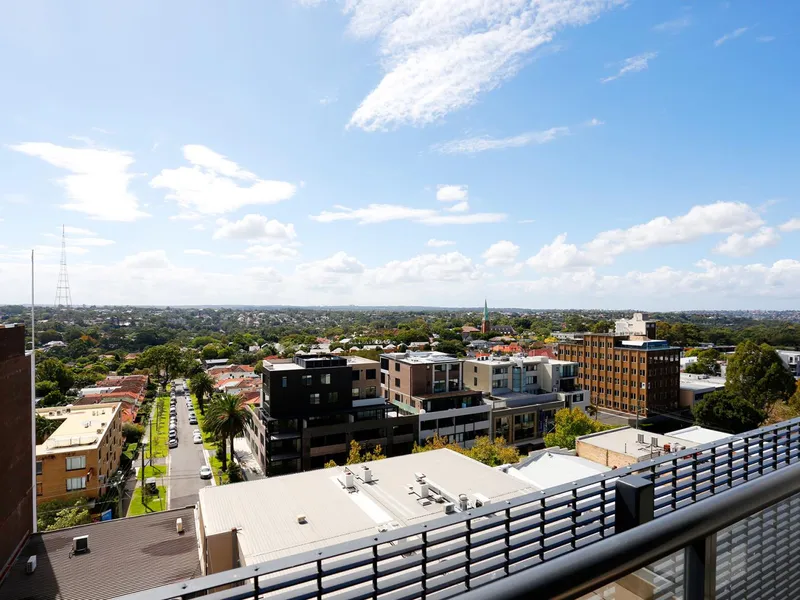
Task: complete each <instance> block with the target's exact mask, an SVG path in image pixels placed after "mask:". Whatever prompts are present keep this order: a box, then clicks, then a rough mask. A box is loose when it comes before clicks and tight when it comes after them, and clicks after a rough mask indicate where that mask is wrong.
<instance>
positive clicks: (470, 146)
mask: <svg viewBox="0 0 800 600" xmlns="http://www.w3.org/2000/svg"><path fill="white" fill-rule="evenodd" d="M598 124H599V123H598ZM569 133H570V130H569V127H551V128H550V129H547V130H545V131H529V132H527V133H521V134H519V135H515V136H512V137H506V138H491V137H488V136H481V137H472V138H465V139H460V140H450V141H449V142H443V143H441V144H434V145H433V146H431V149H432V150H434V151H436V152H439V153H440V154H475V153H477V152H486V151H487V150H504V149H506V148H520V147H522V146H529V145H531V144H536V145H538V144H546V143H548V142H552V141H554V140H556V139H558V138H560V137H563V136H565V135H569Z"/></svg>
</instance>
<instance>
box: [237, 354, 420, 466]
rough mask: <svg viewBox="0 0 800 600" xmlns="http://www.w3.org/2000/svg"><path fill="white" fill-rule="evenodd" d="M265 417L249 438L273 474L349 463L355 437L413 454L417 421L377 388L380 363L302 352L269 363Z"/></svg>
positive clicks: (266, 367) (389, 451)
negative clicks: (398, 410) (398, 408)
mask: <svg viewBox="0 0 800 600" xmlns="http://www.w3.org/2000/svg"><path fill="white" fill-rule="evenodd" d="M262 382H263V384H262V396H261V406H260V409H259V411H258V423H256V424H255V425H254V427H253V428H252V429H251V430H250V431H248V441H249V442H250V446H251V449H252V450H253V453H254V454H256V455H257V456H258V457H259V459H260V461H261V463H262V466H263V468H264V471H265V473H267V474H268V475H278V474H284V473H295V472H299V471H307V470H310V469H315V468H320V467H322V466H324V465H325V463H327V462H328V461H331V460H333V461H334V462H336V463H338V464H343V463H344V461H345V460H346V458H347V453H348V451H349V447H350V442H351V441H352V440H355V441H357V442H359V443H360V444H361V445H362V446H363V447H365V448H372V447H375V446H377V445H380V446H381V447H382V448H383V450H384V451H385V452H386V454H387V455H388V456H394V455H399V454H406V453H408V452H411V449H412V448H413V445H414V441H415V440H416V434H417V431H418V422H417V419H414V418H409V417H402V416H400V415H398V414H397V409H396V408H395V407H394V406H391V405H389V404H388V403H387V402H386V401H385V400H384V399H383V398H382V397H381V396H380V395H379V392H378V389H379V387H378V386H379V384H378V362H377V361H373V360H368V359H365V358H360V357H351V358H345V357H338V356H320V355H298V356H296V357H295V358H294V360H293V361H292V362H285V361H281V362H278V361H275V362H270V361H264V371H263V373H262Z"/></svg>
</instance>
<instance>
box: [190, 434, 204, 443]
mask: <svg viewBox="0 0 800 600" xmlns="http://www.w3.org/2000/svg"><path fill="white" fill-rule="evenodd" d="M192 442H194V443H195V444H202V443H203V436H202V435H200V434H199V433H195V434H194V436H192Z"/></svg>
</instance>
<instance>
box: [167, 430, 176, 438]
mask: <svg viewBox="0 0 800 600" xmlns="http://www.w3.org/2000/svg"><path fill="white" fill-rule="evenodd" d="M172 438H175V439H178V430H177V429H172V430H171V431H170V432H169V439H172Z"/></svg>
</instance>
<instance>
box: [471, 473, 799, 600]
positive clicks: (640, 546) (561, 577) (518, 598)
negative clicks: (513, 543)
mask: <svg viewBox="0 0 800 600" xmlns="http://www.w3.org/2000/svg"><path fill="white" fill-rule="evenodd" d="M797 493H800V464H794V465H792V466H789V467H786V468H783V469H780V470H778V471H775V472H774V473H770V474H768V475H764V476H763V477H759V478H758V479H756V480H753V481H748V482H746V483H743V484H741V485H738V486H736V487H734V488H732V489H731V490H728V491H727V492H725V493H724V494H717V495H714V496H710V497H709V498H706V499H704V500H701V501H699V502H696V503H695V504H692V505H690V506H687V507H685V508H682V509H681V510H678V511H675V512H673V513H670V514H668V515H665V516H663V517H661V518H659V519H655V520H653V521H650V522H649V523H645V524H643V525H639V526H637V527H633V528H632V529H629V530H628V531H625V532H622V533H618V534H617V535H614V536H612V537H609V538H608V539H605V540H601V541H599V542H596V543H594V544H591V545H590V546H586V547H583V548H579V549H577V550H573V551H572V552H569V553H567V554H565V555H563V556H559V557H557V558H554V559H552V560H549V561H547V562H545V563H542V564H540V565H537V566H536V567H534V568H532V569H527V570H524V571H521V572H519V573H517V574H513V575H509V576H507V577H504V578H503V579H499V580H496V581H493V582H491V583H487V584H485V585H482V586H480V587H476V588H475V589H474V590H472V591H470V592H466V593H464V594H461V595H460V596H459V600H483V599H484V598H492V600H522V599H528V598H548V599H550V600H565V599H568V598H575V597H580V596H583V595H585V594H589V593H591V592H593V591H594V590H597V589H598V588H601V587H602V586H604V585H607V584H609V583H612V582H614V581H616V580H618V579H619V578H621V577H624V576H625V575H628V574H630V573H632V572H634V571H636V570H637V569H641V568H643V567H645V566H647V565H649V564H651V563H653V562H655V561H657V560H659V559H661V558H664V557H665V556H668V555H670V554H672V553H673V552H676V551H678V550H681V549H682V548H685V547H687V546H689V545H690V544H692V543H694V542H696V541H698V540H702V539H704V538H706V537H708V536H709V535H712V534H714V533H716V532H718V531H720V530H722V529H724V528H725V527H728V526H729V525H732V524H734V523H736V522H738V521H741V520H743V519H746V518H747V517H749V516H751V515H753V514H755V513H757V512H759V511H761V510H764V509H765V508H768V507H770V506H772V505H774V504H777V503H778V502H781V501H782V500H785V499H787V498H789V497H790V496H793V495H794V494H797Z"/></svg>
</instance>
